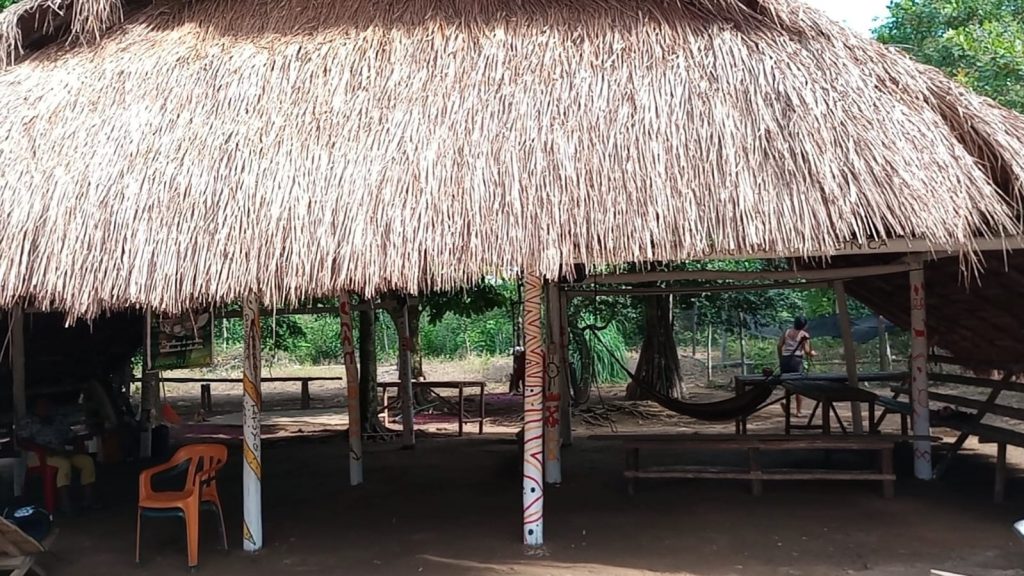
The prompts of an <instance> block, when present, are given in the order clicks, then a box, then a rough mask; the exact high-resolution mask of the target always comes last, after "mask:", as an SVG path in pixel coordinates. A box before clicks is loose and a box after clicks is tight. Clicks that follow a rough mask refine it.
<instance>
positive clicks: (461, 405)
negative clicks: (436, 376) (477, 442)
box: [377, 380, 487, 436]
mask: <svg viewBox="0 0 1024 576" xmlns="http://www.w3.org/2000/svg"><path fill="white" fill-rule="evenodd" d="M401 386H402V383H401V382H397V381H389V382H378V383H377V387H378V388H380V389H381V390H382V391H383V404H384V424H385V425H386V424H387V423H388V409H389V408H391V407H392V406H393V405H396V404H398V403H399V402H401V395H399V398H396V399H395V400H393V401H391V402H390V403H389V402H388V390H389V389H390V388H395V389H396V390H401ZM412 386H413V388H426V389H428V390H432V391H437V390H458V391H459V399H458V403H457V404H456V403H453V402H452V401H451V400H449V399H448V398H445V397H444V396H442V395H441V394H438V395H437V397H438V399H439V400H440V401H441V402H442V403H444V404H446V405H447V406H449V407H451V408H452V409H453V410H455V411H456V414H458V416H459V436H462V433H463V428H464V426H465V424H466V423H467V422H468V423H473V422H476V424H477V434H483V433H484V390H485V389H486V388H487V384H486V383H485V382H475V381H462V380H446V381H431V380H417V381H414V382H413V383H412ZM467 388H469V389H473V388H476V389H477V390H479V392H478V396H477V398H478V399H479V402H480V406H479V407H478V409H477V415H476V417H471V416H468V415H467V414H466V389H467Z"/></svg>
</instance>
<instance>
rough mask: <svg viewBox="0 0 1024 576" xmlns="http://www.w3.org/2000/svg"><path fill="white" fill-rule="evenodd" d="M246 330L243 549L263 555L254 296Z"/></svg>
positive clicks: (247, 304) (246, 303)
mask: <svg viewBox="0 0 1024 576" xmlns="http://www.w3.org/2000/svg"><path fill="white" fill-rule="evenodd" d="M242 321H243V322H244V329H245V350H244V354H245V358H244V362H243V366H244V368H243V373H242V392H243V394H242V456H243V459H244V460H245V462H244V464H243V465H242V514H243V520H242V548H243V549H244V550H245V551H246V552H259V551H260V550H261V549H262V548H263V489H262V478H263V464H262V457H261V454H262V450H261V448H260V410H261V409H262V407H263V393H262V391H261V390H260V371H261V369H262V366H261V364H262V361H261V357H260V304H259V300H258V299H256V298H254V297H251V296H250V297H246V298H245V300H243V301H242Z"/></svg>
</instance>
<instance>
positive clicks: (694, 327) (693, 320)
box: [690, 304, 697, 358]
mask: <svg viewBox="0 0 1024 576" xmlns="http://www.w3.org/2000/svg"><path fill="white" fill-rule="evenodd" d="M690 323H691V330H690V348H691V351H690V356H693V357H694V358H696V357H697V304H694V305H693V318H691V319H690Z"/></svg>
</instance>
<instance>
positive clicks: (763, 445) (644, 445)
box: [623, 435, 909, 451]
mask: <svg viewBox="0 0 1024 576" xmlns="http://www.w3.org/2000/svg"><path fill="white" fill-rule="evenodd" d="M872 436H874V435H872ZM790 438H792V439H793V440H791V441H789V442H763V441H750V442H739V441H718V442H694V443H675V442H671V443H670V442H650V441H636V442H625V443H623V445H624V446H625V447H627V448H638V449H644V450H725V449H733V450H741V449H747V448H760V449H763V450H777V451H778V450H880V449H882V448H885V447H887V446H892V445H893V444H894V443H895V442H894V441H891V440H889V441H884V440H883V441H874V440H868V439H855V441H849V442H842V441H832V442H825V441H808V440H803V439H802V438H801V437H800V436H791V437H790ZM834 438H837V439H838V438H851V436H835V437H834ZM907 439H908V440H909V438H907Z"/></svg>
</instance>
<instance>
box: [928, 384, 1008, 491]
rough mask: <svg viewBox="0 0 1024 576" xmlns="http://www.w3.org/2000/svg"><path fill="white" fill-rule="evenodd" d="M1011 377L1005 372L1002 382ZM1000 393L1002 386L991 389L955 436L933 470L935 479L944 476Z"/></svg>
mask: <svg viewBox="0 0 1024 576" xmlns="http://www.w3.org/2000/svg"><path fill="white" fill-rule="evenodd" d="M1012 377H1013V374H1012V373H1011V372H1007V373H1006V374H1004V375H1003V380H1004V382H1008V381H1009V380H1010V378H1012ZM1002 383H1003V382H1000V384H1002ZM1002 392H1003V388H1002V386H996V387H994V388H992V391H991V392H989V395H988V397H987V398H986V399H985V403H984V404H982V407H981V409H979V410H978V411H977V412H976V413H975V414H974V417H973V418H972V419H971V421H970V422H969V423H967V424H966V425H965V426H964V427H963V428H962V429H961V431H960V435H959V436H957V438H956V441H955V442H953V446H952V447H951V448H950V450H949V452H948V454H947V455H946V458H945V460H943V461H942V464H940V465H939V467H938V468H936V470H935V477H936V478H938V477H940V476H942V475H943V474H945V472H946V470H947V469H948V468H949V464H950V462H952V461H953V458H954V457H955V456H956V454H957V452H959V451H960V449H961V448H963V446H964V443H966V442H967V438H969V437H970V436H971V434H974V433H975V430H977V429H978V426H979V425H980V424H981V421H982V420H984V419H985V415H986V414H987V413H988V410H989V409H990V408H991V407H992V406H993V405H995V403H996V400H998V399H999V395H1000V394H1001V393H1002Z"/></svg>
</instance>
